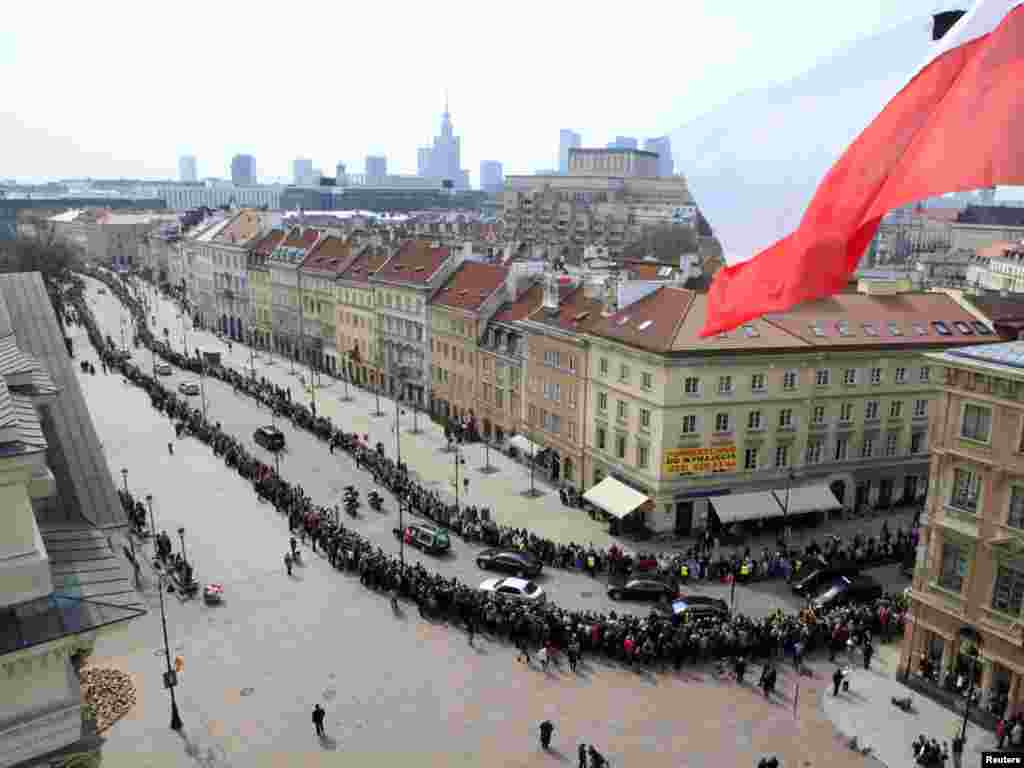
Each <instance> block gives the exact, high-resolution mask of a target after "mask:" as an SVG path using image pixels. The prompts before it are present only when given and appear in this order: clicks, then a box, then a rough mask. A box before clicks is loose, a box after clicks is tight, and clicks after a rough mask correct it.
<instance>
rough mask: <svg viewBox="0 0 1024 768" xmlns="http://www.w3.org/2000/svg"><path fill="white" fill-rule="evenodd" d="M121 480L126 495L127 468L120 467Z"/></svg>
mask: <svg viewBox="0 0 1024 768" xmlns="http://www.w3.org/2000/svg"><path fill="white" fill-rule="evenodd" d="M121 480H122V482H123V483H124V495H125V496H127V495H128V468H127V467H121Z"/></svg>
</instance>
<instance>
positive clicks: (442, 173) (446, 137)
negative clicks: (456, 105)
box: [416, 98, 469, 189]
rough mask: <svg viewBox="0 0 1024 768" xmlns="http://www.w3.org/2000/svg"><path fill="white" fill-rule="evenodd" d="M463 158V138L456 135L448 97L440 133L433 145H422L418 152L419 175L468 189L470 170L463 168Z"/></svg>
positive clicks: (454, 186)
mask: <svg viewBox="0 0 1024 768" xmlns="http://www.w3.org/2000/svg"><path fill="white" fill-rule="evenodd" d="M428 157H429V161H428ZM461 158H462V139H461V138H459V137H458V136H456V135H455V129H454V128H453V127H452V117H451V113H450V112H449V111H448V100H447V98H446V99H445V104H444V112H443V113H442V114H441V133H440V135H438V136H435V137H434V143H433V145H432V146H429V147H421V148H420V149H419V150H417V152H416V161H417V165H418V166H419V167H420V168H421V170H420V173H419V175H420V176H427V177H430V178H435V179H438V180H439V181H441V182H444V181H451V182H452V186H453V188H454V189H467V188H468V184H469V181H468V179H469V172H468V171H464V170H463V169H462V167H461V164H462V160H461ZM423 169H425V170H426V172H424V170H423Z"/></svg>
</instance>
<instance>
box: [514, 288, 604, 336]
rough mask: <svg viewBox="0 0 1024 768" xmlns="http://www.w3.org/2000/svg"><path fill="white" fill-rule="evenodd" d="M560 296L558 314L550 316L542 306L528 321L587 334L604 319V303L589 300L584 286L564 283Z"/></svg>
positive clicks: (560, 289)
mask: <svg viewBox="0 0 1024 768" xmlns="http://www.w3.org/2000/svg"><path fill="white" fill-rule="evenodd" d="M558 294H559V295H558V313H557V314H555V313H551V314H549V313H548V312H547V310H546V309H544V307H543V306H541V307H540V309H537V310H535V311H534V312H533V313H532V314H530V316H529V317H528V318H527V319H528V320H530V321H532V322H535V323H542V324H544V325H547V326H550V327H552V328H558V329H560V330H563V331H572V332H574V333H586V332H587V331H589V330H590V328H591V327H592V326H593V325H595V324H597V323H599V322H600V321H601V320H602V319H603V318H602V317H601V307H602V306H603V304H602V302H601V301H600V300H599V299H590V298H587V295H586V291H585V290H584V288H583V286H574V285H573V284H572V283H569V282H566V283H562V284H560V285H559V291H558Z"/></svg>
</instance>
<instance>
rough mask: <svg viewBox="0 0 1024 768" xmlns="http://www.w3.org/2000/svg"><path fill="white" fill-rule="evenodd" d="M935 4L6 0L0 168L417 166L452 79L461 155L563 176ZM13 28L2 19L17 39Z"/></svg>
mask: <svg viewBox="0 0 1024 768" xmlns="http://www.w3.org/2000/svg"><path fill="white" fill-rule="evenodd" d="M945 5H948V3H944V2H941V1H938V0H898V1H897V0H859V2H856V3H839V2H835V0H830V1H827V2H822V0H781V2H775V3H766V2H763V0H734V2H729V3H726V2H722V1H721V0H687V1H686V2H677V3H653V4H648V5H642V6H630V5H624V4H619V3H615V4H609V5H606V6H602V5H600V4H597V5H595V4H593V3H581V2H565V1H564V0H563V1H562V2H554V3H553V2H534V1H533V0H520V2H518V3H516V4H513V5H494V4H492V3H480V2H461V1H458V0H451V1H450V2H447V3H412V2H399V3H347V2H342V3H337V2H331V3H323V4H322V5H321V4H320V3H308V4H306V3H300V4H299V5H298V6H289V5H287V4H284V5H282V4H277V3H272V4H263V3H251V2H250V3H245V4H241V3H235V2H231V1H230V0H219V1H218V2H203V3H193V2H184V1H183V2H177V3H173V4H170V5H161V6H150V5H149V4H148V3H139V2H132V3H122V2H117V1H116V0H104V2H103V3H101V4H100V5H96V4H90V3H78V2H75V3H73V2H70V1H69V0H58V2H57V3H56V4H48V3H10V4H9V6H10V7H6V8H5V9H4V22H5V25H4V26H5V28H6V31H0V82H2V83H3V84H4V85H3V100H2V102H0V178H10V177H17V178H40V177H62V176H63V177H67V176H93V177H153V178H167V177H176V175H177V158H178V156H179V155H181V154H194V155H196V156H197V158H198V163H199V174H200V176H222V177H223V176H228V175H229V170H228V166H229V163H230V159H231V156H232V155H233V154H235V153H239V152H245V153H250V154H253V155H255V157H256V165H257V170H258V173H259V175H260V177H261V179H265V180H269V179H272V178H275V177H289V176H290V175H291V163H292V160H293V159H294V158H296V157H299V156H304V157H310V158H312V159H313V162H314V166H317V167H320V168H322V169H323V171H324V172H325V173H326V174H327V175H333V174H334V167H335V164H336V163H337V162H338V161H343V162H345V163H346V164H347V166H348V169H349V171H350V172H356V173H360V172H362V171H363V168H364V160H365V157H366V155H367V154H378V153H380V154H385V155H387V158H388V170H389V171H390V172H392V173H395V172H400V173H414V172H415V170H416V148H417V147H418V146H421V145H424V144H427V143H429V141H430V140H431V137H432V136H434V135H435V134H436V133H437V131H438V126H439V122H440V113H441V111H442V109H443V105H444V95H445V89H446V88H447V90H448V92H449V98H450V107H451V112H452V119H453V122H454V125H455V131H456V134H457V135H459V136H461V137H462V147H463V155H462V160H463V167H464V168H467V169H469V170H470V172H471V179H472V181H473V184H474V185H476V184H477V183H478V180H479V179H478V176H479V168H480V161H481V160H491V159H493V160H499V161H501V162H502V163H503V164H504V169H505V173H531V172H533V171H535V170H537V169H542V168H550V167H556V166H557V153H558V131H559V129H560V128H572V129H574V130H577V131H579V132H580V133H582V135H583V143H584V145H586V146H603V145H604V144H605V143H607V142H608V141H610V140H611V139H613V138H614V136H615V135H616V134H622V135H628V136H636V137H638V138H640V139H641V141H642V140H643V138H645V137H649V136H656V135H661V134H664V133H668V132H670V131H672V130H673V129H675V128H677V127H679V126H680V125H682V124H684V123H686V122H687V121H688V120H690V119H692V118H695V117H697V116H699V115H701V114H703V113H706V112H708V111H709V110H711V109H713V108H714V107H715V106H716V105H718V104H720V103H722V102H723V101H725V100H726V99H728V98H729V97H730V96H732V95H735V94H736V93H739V92H742V91H745V90H748V89H751V88H757V87H761V86H765V85H768V84H771V83H776V82H781V81H785V80H788V79H789V78H791V77H793V76H795V75H798V74H800V73H802V72H804V71H806V70H808V69H810V68H811V67H813V66H814V65H815V63H817V62H818V61H820V60H821V59H822V58H824V57H828V56H829V55H830V54H831V53H833V52H834V51H835V50H836V49H838V48H841V47H843V46H846V45H848V44H850V43H852V42H853V41H855V40H857V39H858V38H861V37H864V36H866V35H870V34H872V33H873V32H877V31H879V30H880V29H883V28H886V27H889V26H891V25H893V24H896V23H898V22H900V21H902V20H904V19H906V18H908V17H910V16H913V15H917V14H920V13H922V12H925V13H927V12H930V11H932V10H935V9H936V7H937V6H945ZM12 30H16V33H15V32H14V31H12ZM680 170H683V171H684V172H685V169H680Z"/></svg>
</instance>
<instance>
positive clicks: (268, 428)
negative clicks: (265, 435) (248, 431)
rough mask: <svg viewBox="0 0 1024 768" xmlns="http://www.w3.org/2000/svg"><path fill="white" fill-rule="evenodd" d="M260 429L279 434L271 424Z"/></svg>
mask: <svg viewBox="0 0 1024 768" xmlns="http://www.w3.org/2000/svg"><path fill="white" fill-rule="evenodd" d="M260 429H262V430H263V431H264V432H280V431H281V430H280V429H278V428H277V427H275V426H273V425H272V424H264V425H263V426H262V427H260Z"/></svg>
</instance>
